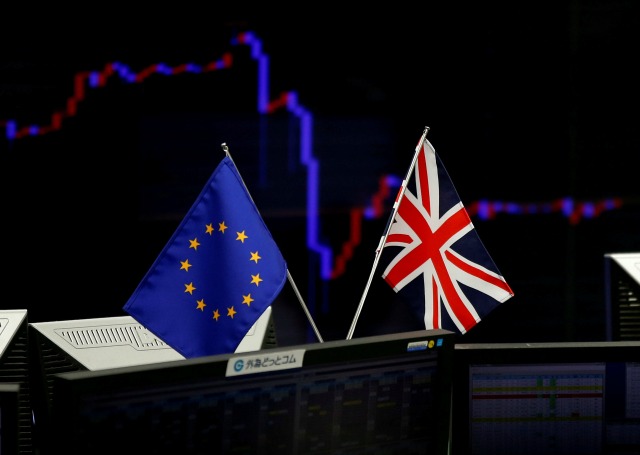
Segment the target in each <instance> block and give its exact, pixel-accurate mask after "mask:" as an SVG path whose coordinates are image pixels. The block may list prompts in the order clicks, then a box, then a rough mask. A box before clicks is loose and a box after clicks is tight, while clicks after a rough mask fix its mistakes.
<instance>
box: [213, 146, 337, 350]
mask: <svg viewBox="0 0 640 455" xmlns="http://www.w3.org/2000/svg"><path fill="white" fill-rule="evenodd" d="M221 147H222V150H223V151H224V153H225V154H226V155H227V156H228V157H229V159H230V160H231V161H232V162H233V158H232V157H231V153H229V147H228V146H227V144H226V142H223V143H222V144H221ZM233 164H234V166H235V162H234V163H233ZM236 169H237V166H236ZM238 175H240V172H239V171H238ZM240 180H242V185H244V188H245V190H246V191H247V194H248V195H249V198H250V199H251V202H253V197H252V196H251V193H249V188H247V185H246V184H245V183H244V179H243V178H242V176H240ZM253 205H254V206H255V202H254V203H253ZM256 210H258V207H257V206H256ZM258 212H260V211H259V210H258ZM261 216H262V215H261ZM287 279H288V280H289V284H290V285H291V287H292V288H293V292H294V293H295V295H296V297H297V298H298V302H300V306H302V311H304V314H305V315H306V316H307V319H308V320H309V324H311V328H312V329H313V331H314V333H315V334H316V337H317V338H318V341H319V342H320V343H323V342H324V341H323V339H322V336H321V335H320V332H319V331H318V328H317V327H316V324H315V322H314V321H313V318H312V317H311V313H309V309H308V308H307V305H306V304H305V302H304V299H303V298H302V295H301V294H300V292H299V291H298V287H297V286H296V283H295V282H294V281H293V277H292V276H291V273H290V272H289V268H287Z"/></svg>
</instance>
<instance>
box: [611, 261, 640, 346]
mask: <svg viewBox="0 0 640 455" xmlns="http://www.w3.org/2000/svg"><path fill="white" fill-rule="evenodd" d="M604 283H605V299H606V321H607V327H606V332H607V340H613V341H616V340H640V253H608V254H605V255H604Z"/></svg>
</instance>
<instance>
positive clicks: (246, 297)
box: [242, 294, 254, 306]
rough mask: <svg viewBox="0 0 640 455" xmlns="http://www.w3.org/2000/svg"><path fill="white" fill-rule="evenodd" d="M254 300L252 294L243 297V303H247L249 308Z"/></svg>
mask: <svg viewBox="0 0 640 455" xmlns="http://www.w3.org/2000/svg"><path fill="white" fill-rule="evenodd" d="M253 300H254V299H252V298H251V294H247V295H243V296H242V303H246V304H247V306H251V302H253Z"/></svg>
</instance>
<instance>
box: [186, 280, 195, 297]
mask: <svg viewBox="0 0 640 455" xmlns="http://www.w3.org/2000/svg"><path fill="white" fill-rule="evenodd" d="M184 287H185V290H184V292H188V293H189V294H191V295H193V291H195V290H196V287H195V286H194V285H193V281H192V282H191V283H189V284H185V285H184Z"/></svg>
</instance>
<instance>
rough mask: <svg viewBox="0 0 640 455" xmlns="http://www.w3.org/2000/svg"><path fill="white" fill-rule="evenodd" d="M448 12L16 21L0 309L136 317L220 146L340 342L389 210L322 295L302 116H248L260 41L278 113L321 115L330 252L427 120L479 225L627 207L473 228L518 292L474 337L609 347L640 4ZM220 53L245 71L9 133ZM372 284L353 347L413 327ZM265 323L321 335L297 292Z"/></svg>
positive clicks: (629, 161)
mask: <svg viewBox="0 0 640 455" xmlns="http://www.w3.org/2000/svg"><path fill="white" fill-rule="evenodd" d="M441 3H445V2H423V3H422V4H421V5H420V6H419V7H413V8H404V9H403V8H400V7H398V8H397V9H392V8H391V7H390V6H386V7H385V8H384V9H371V8H369V7H368V8H366V9H358V10H356V11H352V12H345V11H342V9H341V8H340V7H338V6H335V5H334V6H330V5H326V4H323V5H322V6H320V5H307V6H305V7H304V8H302V7H301V8H300V9H299V10H298V9H293V10H292V9H285V8H281V9H280V8H278V7H277V6H273V5H271V6H270V7H269V9H266V8H265V7H261V9H260V10H256V9H251V8H249V7H247V8H246V9H245V10H244V11H241V12H229V11H222V10H220V9H219V7H217V6H210V7H209V8H204V7H203V6H197V7H196V6H189V5H182V6H181V7H180V8H179V9H177V8H175V7H172V8H167V9H154V10H140V11H136V12H132V11H131V10H130V7H125V6H118V5H115V4H111V5H109V7H108V8H106V7H105V8H104V9H103V10H99V9H96V10H95V11H91V12H88V11H84V10H75V11H74V10H70V11H61V10H59V9H55V10H54V9H52V10H50V11H45V10H42V9H39V8H35V7H34V8H30V7H29V5H28V4H27V5H23V8H21V9H20V11H16V12H13V11H9V9H7V10H6V11H5V12H6V14H5V15H4V18H3V25H4V26H3V28H2V47H1V48H0V49H1V50H2V54H1V55H0V57H1V59H0V131H1V132H2V133H3V137H2V138H0V156H1V158H0V159H1V164H0V166H1V169H2V190H1V196H0V197H1V199H0V201H1V203H2V207H3V209H4V217H3V225H4V230H3V232H4V234H3V235H4V239H5V242H4V244H5V247H4V258H5V260H4V265H5V267H4V273H3V276H4V279H3V283H4V288H5V289H6V294H7V297H5V298H4V299H3V303H2V304H1V305H2V307H3V308H27V309H28V310H29V320H30V321H31V322H36V321H43V320H64V319H78V318H89V317H104V316H116V315H123V314H124V312H123V310H122V306H123V305H124V304H125V303H126V301H127V299H128V298H129V296H130V295H131V294H132V292H133V291H134V289H135V287H136V286H137V284H138V283H139V282H140V280H141V279H142V277H143V276H144V274H145V272H146V271H147V270H148V268H149V267H150V266H151V264H152V263H153V260H154V259H155V257H156V256H157V255H158V254H159V252H160V250H161V249H162V247H163V246H164V244H165V243H166V242H167V241H168V239H169V237H170V236H171V234H172V233H173V231H174V229H175V228H176V227H177V225H178V223H179V222H180V220H181V219H182V217H183V216H184V214H185V213H186V211H187V210H188V208H189V207H190V205H191V204H192V203H193V201H194V200H195V198H196V196H197V195H198V193H199V192H200V190H201V189H202V186H203V184H204V183H205V181H206V179H207V178H208V176H209V175H210V173H211V172H212V171H213V169H214V167H215V165H216V164H217V163H218V162H219V160H220V159H221V158H222V152H221V149H220V144H221V143H223V142H225V143H227V144H228V145H229V147H230V151H231V153H232V155H233V157H234V159H235V161H236V164H237V165H238V168H239V170H240V172H241V174H242V175H243V177H244V179H245V181H246V182H247V185H248V187H249V189H250V191H251V193H252V196H253V197H254V199H255V200H256V204H257V206H258V208H259V209H260V211H261V213H262V215H263V218H264V219H265V222H266V223H267V225H268V226H269V227H270V229H271V231H272V234H273V235H274V237H275V238H276V241H277V243H278V245H279V247H280V248H281V250H282V252H283V254H284V256H285V259H286V260H287V262H288V266H289V270H290V272H291V275H292V277H293V279H294V280H295V284H296V285H297V287H298V288H299V290H300V291H301V293H302V295H303V297H304V299H305V301H306V304H307V305H308V307H309V309H310V311H311V312H312V314H313V318H314V320H315V323H316V324H317V326H318V329H319V331H320V333H321V334H322V335H323V338H324V339H325V340H328V339H341V338H344V337H346V335H347V332H348V329H349V326H350V324H351V322H352V319H353V317H354V315H355V311H356V308H357V306H358V302H359V301H360V299H361V297H362V295H363V292H364V290H365V285H366V282H367V278H368V276H369V273H370V271H371V268H372V265H373V259H374V252H375V248H376V246H377V243H378V240H379V238H380V236H381V235H382V234H383V230H384V227H385V224H386V221H387V217H388V216H389V214H390V211H391V206H390V203H391V198H392V197H393V196H394V195H395V194H394V195H392V196H391V198H388V199H387V200H386V205H385V213H384V214H383V215H382V216H381V217H378V218H376V219H370V220H363V222H362V229H361V235H362V238H361V241H360V243H359V244H358V245H357V246H356V248H355V249H354V254H353V257H352V258H351V259H350V260H349V261H348V263H347V266H346V271H345V273H344V274H343V275H341V276H340V277H338V278H336V279H332V280H323V279H321V278H320V275H319V271H318V258H317V256H316V255H314V254H313V253H311V252H309V251H308V250H307V249H306V244H305V235H306V231H305V230H306V225H305V220H306V218H305V217H306V205H305V188H306V187H305V185H306V180H305V176H306V173H305V172H306V171H305V168H304V166H303V165H302V164H301V163H300V162H299V161H297V150H298V149H297V147H298V146H299V144H298V142H297V136H296V131H297V128H298V126H297V125H298V124H297V120H296V119H295V117H294V116H293V115H291V114H290V113H288V112H287V111H286V110H279V111H277V112H274V113H273V114H269V115H259V114H258V112H257V110H256V84H257V82H256V78H257V75H256V65H255V61H254V60H252V58H251V55H250V54H249V51H248V48H247V47H246V46H245V47H243V46H232V45H231V39H232V38H233V37H234V36H237V34H238V33H239V32H242V31H247V30H251V31H253V32H255V33H256V36H258V37H259V39H260V41H261V42H262V45H263V47H262V50H263V52H264V53H265V54H266V55H268V56H269V62H270V71H269V74H270V96H271V98H272V99H275V98H277V97H278V96H279V95H280V93H282V92H291V91H293V92H295V93H297V95H298V100H299V103H300V104H301V105H302V106H304V108H305V109H306V111H307V112H308V113H310V114H311V115H312V118H313V122H314V123H313V133H314V138H313V154H314V156H315V158H317V160H318V162H319V163H320V177H321V179H320V180H321V182H320V187H319V192H320V200H319V205H320V226H319V229H320V237H321V241H322V242H324V243H325V244H326V245H330V246H331V248H332V250H333V251H334V254H337V252H338V251H340V249H341V248H342V245H343V243H344V242H345V241H346V239H347V238H348V237H349V213H350V210H352V209H353V208H354V207H356V208H357V207H365V206H368V205H369V204H370V203H371V198H372V197H373V195H374V194H375V193H376V191H377V190H378V181H379V179H380V177H381V176H383V175H387V174H391V175H397V176H404V174H405V173H406V170H407V169H408V166H409V163H410V160H411V158H412V156H413V151H414V148H415V145H416V143H417V141H418V139H419V138H420V135H421V134H422V131H423V128H424V127H425V126H428V127H430V132H429V134H428V138H429V140H430V141H431V143H432V144H433V145H434V147H435V149H436V151H437V152H438V154H439V155H440V157H441V158H442V160H443V162H444V164H445V165H446V168H447V171H448V172H449V174H450V176H451V178H452V180H453V183H454V185H455V186H456V189H457V190H458V193H459V195H460V197H461V199H462V202H463V203H464V204H465V206H467V207H468V208H469V207H471V206H472V204H473V203H474V202H476V201H480V200H483V201H492V202H514V203H516V204H519V205H520V206H523V207H524V206H525V204H531V205H532V206H535V207H540V206H542V205H544V204H549V203H552V202H554V201H558V200H560V199H562V198H570V200H573V201H574V202H575V203H576V204H577V205H579V204H580V203H594V204H595V203H597V202H598V201H601V200H603V199H608V198H619V199H620V200H621V201H622V206H621V207H620V208H617V209H615V210H609V211H605V212H603V213H601V214H599V215H597V216H593V217H588V216H585V217H582V218H580V219H579V221H578V222H577V223H570V221H569V219H568V217H567V216H566V215H565V214H563V213H562V212H561V211H558V210H555V211H551V212H550V213H539V212H537V213H531V214H520V215H510V214H505V213H503V214H498V215H497V216H496V217H495V218H494V219H492V220H485V219H482V218H480V217H478V216H473V221H474V224H475V226H476V229H477V231H478V233H479V235H480V238H481V239H482V240H483V243H484V244H485V246H486V248H487V250H488V251H489V253H490V254H491V256H492V257H493V259H494V261H495V263H496V265H497V266H498V268H499V269H500V271H501V272H502V274H503V275H504V277H505V278H506V280H507V282H508V283H509V284H510V286H511V287H512V289H513V290H514V292H515V296H514V297H513V298H512V299H510V300H509V301H507V302H506V303H504V304H503V305H501V306H500V307H499V308H498V309H496V310H495V311H494V312H492V313H491V314H490V315H489V316H487V317H486V318H485V319H483V320H482V321H481V322H480V323H479V324H478V325H477V326H476V327H474V328H473V329H472V330H471V331H470V332H469V333H467V334H466V335H464V336H463V337H462V339H463V340H464V341H467V342H470V341H562V340H600V339H603V338H604V336H605V328H606V327H605V324H606V321H605V296H604V270H603V255H604V254H605V253H608V252H633V251H640V234H639V233H640V229H639V228H640V207H639V205H638V202H639V191H638V190H639V188H638V172H639V166H638V164H639V162H640V160H639V159H638V158H639V145H640V137H639V135H638V133H637V131H636V130H637V127H638V120H640V114H639V111H638V105H639V104H638V103H639V102H640V90H639V88H638V80H640V78H639V77H638V76H639V74H638V72H639V71H638V69H637V55H638V50H639V49H638V47H639V45H638V44H639V42H640V40H639V38H640V36H639V35H640V15H639V14H638V13H639V12H640V11H639V10H640V8H639V7H638V4H637V2H635V1H632V0H627V1H622V0H620V1H604V0H601V1H557V2H549V4H548V5H544V4H541V3H537V2H536V3H526V4H511V3H506V2H504V3H498V2H489V3H488V4H487V3H483V4H479V2H476V3H478V4H472V5H464V6H463V5H461V4H451V2H446V3H447V5H442V4H441ZM224 52H231V53H232V54H233V55H234V64H233V66H232V68H230V69H225V70H219V71H215V72H210V73H206V74H181V75H171V76H164V75H154V76H152V77H149V78H148V79H146V80H145V81H144V82H142V83H139V84H128V83H125V82H123V80H122V79H121V78H119V77H118V76H112V77H111V78H109V79H108V81H107V82H106V84H105V85H104V87H101V88H98V89H87V90H86V97H85V98H83V100H82V101H81V102H80V103H79V105H78V112H77V114H76V115H74V116H71V117H69V118H68V119H66V120H65V121H64V122H63V125H62V128H60V129H58V130H56V131H53V132H50V133H47V134H41V135H34V136H31V137H26V138H21V139H17V140H13V141H9V140H8V139H6V138H5V137H4V133H5V129H4V128H3V125H4V121H6V120H13V121H16V122H17V124H18V126H19V127H24V126H26V125H47V124H50V122H51V115H52V113H53V112H54V111H63V110H65V108H66V103H67V100H68V99H69V98H70V97H71V96H72V95H73V94H74V78H75V77H76V75H77V74H79V73H80V72H83V71H98V72H99V71H103V70H104V68H105V65H106V64H107V63H109V62H114V61H117V62H121V63H122V64H123V65H125V66H126V67H128V68H129V69H130V70H131V71H132V72H133V73H139V72H141V71H142V70H143V69H144V68H147V67H149V66H150V65H153V64H157V63H160V62H162V63H165V64H166V65H168V66H170V67H175V66H177V65H180V64H184V63H195V64H198V65H204V64H206V63H208V62H211V61H214V60H218V59H220V58H221V56H222V54H223V53H224ZM263 146H265V147H266V152H265V153H266V155H264V156H266V157H267V158H264V156H263V155H260V156H259V150H261V147H263ZM261 166H262V167H261ZM264 166H266V168H265V167H264ZM265 169H266V171H265ZM264 172H266V174H264ZM380 273H381V270H380V271H377V272H376V274H375V277H374V279H373V282H372V286H371V289H370V290H369V291H368V294H367V297H366V300H365V304H364V307H363V313H362V315H361V317H360V320H359V322H358V326H357V329H356V336H362V335H366V334H374V333H388V332H394V331H400V330H405V329H413V328H417V327H419V326H420V321H416V320H415V319H413V318H412V315H410V314H409V313H408V310H407V308H406V307H405V306H404V305H403V303H402V302H399V301H397V300H396V299H395V295H394V294H393V292H392V291H391V290H390V289H389V288H388V286H387V285H386V284H385V283H384V282H383V281H382V279H381V278H380ZM274 311H276V316H277V318H276V327H277V332H278V337H279V339H280V341H281V343H283V344H287V343H297V342H303V341H313V340H315V337H314V334H313V333H312V331H311V330H310V328H309V324H308V323H307V321H306V318H305V317H304V314H303V312H302V310H301V309H300V305H299V303H298V302H297V300H296V299H295V296H294V294H293V292H292V290H291V287H290V286H288V285H287V286H286V287H285V291H284V292H283V294H282V295H281V296H280V298H279V299H278V301H276V303H275V304H274Z"/></svg>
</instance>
